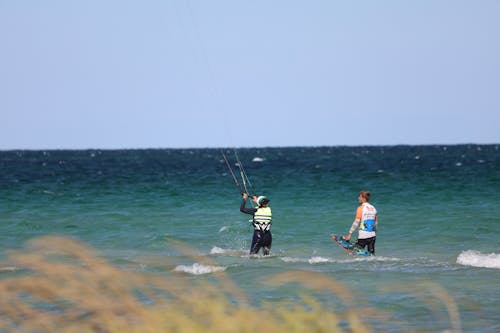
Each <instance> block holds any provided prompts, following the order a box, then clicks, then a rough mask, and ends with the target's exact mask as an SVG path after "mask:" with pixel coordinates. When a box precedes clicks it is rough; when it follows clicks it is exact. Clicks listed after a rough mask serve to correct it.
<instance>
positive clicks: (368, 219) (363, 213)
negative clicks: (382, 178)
mask: <svg viewBox="0 0 500 333" xmlns="http://www.w3.org/2000/svg"><path fill="white" fill-rule="evenodd" d="M369 200H370V192H368V191H361V192H360V193H359V196H358V201H359V203H360V204H361V205H360V206H359V207H358V208H357V209H356V217H355V218H354V222H353V223H352V225H351V228H350V229H349V233H348V234H347V235H346V236H345V239H346V240H347V241H349V240H350V239H351V235H352V233H353V232H354V231H355V230H356V229H358V228H359V231H358V239H357V241H356V243H355V246H357V247H359V248H362V249H364V248H365V247H368V252H370V253H371V254H372V255H374V254H375V241H376V238H377V232H376V231H377V224H378V213H377V209H376V208H375V207H374V206H373V205H372V204H370V203H369V202H368V201H369Z"/></svg>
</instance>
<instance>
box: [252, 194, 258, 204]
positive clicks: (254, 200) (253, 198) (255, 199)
mask: <svg viewBox="0 0 500 333" xmlns="http://www.w3.org/2000/svg"><path fill="white" fill-rule="evenodd" d="M252 200H253V202H255V203H257V196H256V195H254V196H253V197H252Z"/></svg>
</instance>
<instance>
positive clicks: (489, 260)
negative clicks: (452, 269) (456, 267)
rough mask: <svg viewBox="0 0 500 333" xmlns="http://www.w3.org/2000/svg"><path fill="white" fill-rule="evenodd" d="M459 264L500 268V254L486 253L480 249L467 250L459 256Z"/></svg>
mask: <svg viewBox="0 0 500 333" xmlns="http://www.w3.org/2000/svg"><path fill="white" fill-rule="evenodd" d="M457 264H460V265H464V266H473V267H485V268H500V254H497V253H489V254H484V253H481V252H479V251H474V250H467V251H463V252H462V253H460V255H459V256H458V257H457Z"/></svg>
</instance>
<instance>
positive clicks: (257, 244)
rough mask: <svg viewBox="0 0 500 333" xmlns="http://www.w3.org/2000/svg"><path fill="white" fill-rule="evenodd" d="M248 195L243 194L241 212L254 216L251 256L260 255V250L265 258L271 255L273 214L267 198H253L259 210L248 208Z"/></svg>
mask: <svg viewBox="0 0 500 333" xmlns="http://www.w3.org/2000/svg"><path fill="white" fill-rule="evenodd" d="M247 199H248V194H246V193H243V201H242V202H241V206H240V211H241V212H242V213H245V214H250V215H252V216H253V219H252V225H253V228H254V232H253V238H252V246H251V247H250V254H257V253H259V250H260V248H262V251H263V253H264V255H265V256H267V255H269V251H270V250H271V243H272V242H273V237H272V235H271V220H272V217H273V215H272V213H271V207H269V199H268V198H267V197H265V196H259V197H257V196H253V197H252V201H253V202H255V203H256V204H257V208H246V207H245V205H246V202H247Z"/></svg>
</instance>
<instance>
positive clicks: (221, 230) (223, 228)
mask: <svg viewBox="0 0 500 333" xmlns="http://www.w3.org/2000/svg"><path fill="white" fill-rule="evenodd" d="M228 229H229V227H227V226H223V227H222V228H220V229H219V232H223V231H226V230H228Z"/></svg>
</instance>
